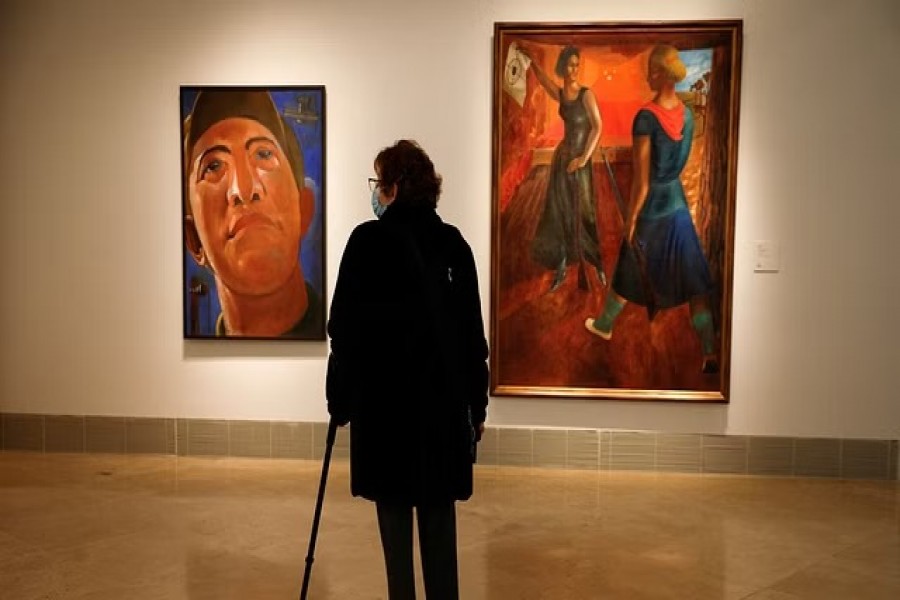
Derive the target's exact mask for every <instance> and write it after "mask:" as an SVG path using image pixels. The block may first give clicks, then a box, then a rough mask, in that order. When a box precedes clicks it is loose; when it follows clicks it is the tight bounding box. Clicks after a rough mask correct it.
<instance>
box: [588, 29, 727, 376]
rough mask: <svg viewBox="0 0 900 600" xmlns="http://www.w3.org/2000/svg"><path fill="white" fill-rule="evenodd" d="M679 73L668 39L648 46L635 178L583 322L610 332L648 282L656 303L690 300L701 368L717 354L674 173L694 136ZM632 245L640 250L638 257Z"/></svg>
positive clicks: (702, 267) (704, 269)
mask: <svg viewBox="0 0 900 600" xmlns="http://www.w3.org/2000/svg"><path fill="white" fill-rule="evenodd" d="M686 74H687V71H686V69H685V66H684V63H682V62H681V59H680V58H679V56H678V50H676V49H675V48H673V47H672V46H657V47H655V48H654V49H653V51H652V52H651V53H650V60H649V69H648V76H647V82H648V83H649V84H650V88H651V89H652V90H653V91H654V92H656V96H655V97H654V98H653V100H652V101H651V102H648V103H647V104H646V105H645V106H644V107H643V108H641V110H640V111H638V113H637V115H636V116H635V118H634V125H633V129H632V133H633V137H634V145H633V153H634V159H633V162H634V178H633V183H632V186H631V202H630V203H629V210H628V215H627V216H626V219H625V239H623V240H622V247H621V249H620V251H619V260H618V263H617V264H616V272H615V275H614V276H613V283H612V290H611V291H610V293H609V294H608V295H607V297H606V302H605V303H604V307H603V312H602V313H601V314H600V316H599V317H597V318H596V319H593V318H588V319H587V320H586V321H585V327H586V328H587V329H588V331H590V332H591V333H594V334H596V335H599V336H600V337H602V338H604V339H607V340H608V339H610V338H611V337H612V333H613V323H614V322H615V319H616V317H617V316H618V315H619V313H621V311H622V308H624V306H625V304H627V303H628V302H634V303H635V304H639V305H641V306H647V305H648V298H647V293H648V291H651V290H652V291H651V292H650V293H652V294H653V301H654V304H655V306H656V308H660V309H662V308H672V307H675V306H679V305H682V304H684V303H685V302H690V308H691V324H692V325H693V327H694V330H695V331H696V332H697V335H698V336H699V338H700V343H701V346H702V348H703V364H702V367H701V368H702V370H703V371H704V372H706V373H715V372H717V371H718V358H717V354H716V343H715V329H714V326H713V319H712V314H711V313H710V310H709V301H708V296H709V293H710V292H711V291H712V287H713V286H712V276H711V275H710V271H709V265H708V263H707V261H706V257H705V256H704V254H703V249H702V248H701V246H700V240H699V238H698V237H697V231H696V229H695V228H694V223H693V220H692V219H691V214H690V211H689V210H688V206H687V199H686V198H685V194H684V187H683V186H682V184H681V179H680V175H681V171H682V170H683V169H684V166H685V164H686V163H687V160H688V157H689V156H690V153H691V142H692V140H693V136H694V118H693V115H692V113H691V111H690V110H689V109H687V108H685V106H684V104H682V102H681V100H680V99H679V98H678V95H677V94H676V93H675V84H676V83H678V82H679V81H681V80H682V79H684V77H685V75H686ZM635 247H636V248H638V249H639V250H640V251H641V252H642V254H643V258H644V264H643V265H640V264H639V263H638V258H637V255H636V252H635V250H634V248H635ZM642 268H643V269H644V273H642V272H641V269H642Z"/></svg>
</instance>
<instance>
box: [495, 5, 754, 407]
mask: <svg viewBox="0 0 900 600" xmlns="http://www.w3.org/2000/svg"><path fill="white" fill-rule="evenodd" d="M741 39H742V26H741V22H740V21H703V22H691V23H683V22H678V23H621V24H605V23H597V24H571V25H567V24H535V23H497V24H495V28H494V79H493V99H494V112H493V169H492V174H493V190H492V191H493V196H492V240H491V246H492V248H491V342H492V344H491V345H492V349H491V350H492V351H491V356H492V358H491V362H492V364H491V367H492V393H493V394H494V395H515V396H548V397H569V396H583V397H592V398H611V399H629V400H643V401H653V400H679V401H693V402H726V401H727V400H728V388H729V363H730V350H731V304H732V296H731V295H732V271H733V266H734V265H733V257H734V213H735V176H736V167H737V133H738V106H739V98H740V72H741Z"/></svg>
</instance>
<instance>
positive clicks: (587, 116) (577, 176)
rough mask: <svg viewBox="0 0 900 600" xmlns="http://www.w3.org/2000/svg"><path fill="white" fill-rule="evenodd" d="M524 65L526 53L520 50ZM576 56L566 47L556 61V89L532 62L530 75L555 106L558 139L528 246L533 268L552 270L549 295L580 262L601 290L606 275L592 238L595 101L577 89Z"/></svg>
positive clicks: (596, 128)
mask: <svg viewBox="0 0 900 600" xmlns="http://www.w3.org/2000/svg"><path fill="white" fill-rule="evenodd" d="M521 52H522V53H523V54H525V55H526V56H527V57H528V58H529V59H531V58H532V57H531V56H530V54H529V52H528V51H527V50H525V49H521ZM580 61H581V53H580V52H579V50H578V49H577V48H575V47H574V46H566V47H565V48H563V50H562V51H561V52H560V53H559V58H558V59H557V61H556V69H555V71H556V74H557V75H558V76H559V77H560V78H561V79H562V81H563V83H562V87H558V86H557V85H556V84H555V83H554V82H553V81H551V80H550V78H549V77H548V76H547V74H546V73H545V72H544V70H543V69H542V68H541V66H540V65H539V64H538V63H537V62H535V61H534V60H533V59H532V65H533V66H534V72H535V75H536V76H537V79H538V81H539V82H540V84H541V86H542V87H543V88H544V89H545V90H546V91H547V94H548V95H549V96H550V97H551V98H553V99H554V100H556V101H557V102H559V116H560V117H561V118H562V120H563V125H564V135H563V139H562V141H561V142H560V143H559V145H558V146H557V147H556V150H555V151H554V153H553V160H552V162H551V164H550V179H549V183H548V186H547V194H546V199H545V202H544V209H543V212H542V214H541V219H540V221H539V222H538V226H537V231H536V232H535V236H534V240H533V241H532V245H531V254H532V257H533V258H534V260H535V261H536V262H538V263H539V264H541V265H543V266H544V267H546V268H547V269H555V275H554V278H553V283H552V284H551V285H550V291H555V290H556V289H558V288H559V286H560V285H562V283H563V281H564V280H565V277H566V268H567V267H568V266H569V265H572V264H579V267H580V266H581V265H580V262H581V261H582V260H586V261H587V262H588V263H590V264H591V265H593V266H594V269H596V271H597V277H598V278H599V280H600V283H601V285H606V274H605V272H604V271H603V262H602V261H601V257H600V244H599V242H598V237H597V205H596V196H595V195H594V176H593V167H592V165H591V156H592V155H593V153H594V150H595V149H596V148H597V143H598V142H599V141H600V131H601V128H602V121H601V120H600V110H599V109H598V108H597V100H596V98H594V93H593V92H591V90H590V89H589V88H586V87H584V86H582V85H581V84H580V83H578V70H579V67H580Z"/></svg>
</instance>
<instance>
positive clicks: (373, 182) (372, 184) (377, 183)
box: [369, 177, 381, 192]
mask: <svg viewBox="0 0 900 600" xmlns="http://www.w3.org/2000/svg"><path fill="white" fill-rule="evenodd" d="M379 187H381V180H380V179H375V178H374V177H369V191H370V192H374V191H375V190H377V189H378V188H379Z"/></svg>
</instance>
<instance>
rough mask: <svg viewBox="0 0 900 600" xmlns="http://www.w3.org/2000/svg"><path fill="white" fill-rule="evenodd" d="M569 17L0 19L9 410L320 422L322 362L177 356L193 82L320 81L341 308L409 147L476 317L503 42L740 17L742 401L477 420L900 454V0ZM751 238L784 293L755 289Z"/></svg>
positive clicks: (258, 10)
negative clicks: (430, 167) (496, 34)
mask: <svg viewBox="0 0 900 600" xmlns="http://www.w3.org/2000/svg"><path fill="white" fill-rule="evenodd" d="M557 4H563V3H556V2H550V1H549V0H547V1H541V2H537V1H524V2H523V1H522V0H493V1H486V0H455V1H454V2H422V1H420V0H388V1H382V2H378V3H374V2H364V1H359V2H353V1H350V0H331V1H330V2H321V1H309V0H294V1H287V0H265V1H262V2H252V3H251V2H233V1H230V0H226V1H222V0H219V1H217V2H210V1H207V0H157V1H155V2H139V1H137V0H117V1H113V0H105V1H103V0H82V1H72V0H38V1H35V0H3V2H2V4H0V11H2V12H0V57H2V64H0V81H2V93H0V135H2V137H0V139H2V144H3V153H2V156H3V160H2V161H0V181H2V182H3V189H2V200H0V203H2V204H0V206H2V210H3V212H2V218H0V269H2V270H0V281H2V295H0V303H2V304H0V330H2V335H0V411H4V412H34V413H57V414H98V415H128V416H168V417H185V418H222V419H294V420H312V421H316V420H325V418H326V413H325V410H324V400H323V375H324V364H325V363H324V360H325V356H326V354H327V348H326V345H325V344H324V343H307V344H298V343H287V344H285V343H240V342H237V343H228V344H221V343H203V342H186V341H184V340H183V339H182V335H181V328H182V325H181V310H182V307H181V295H180V285H181V282H180V277H181V264H180V257H181V225H180V189H179V175H178V173H179V156H178V145H179V130H178V86H179V84H289V83H311V84H324V85H325V86H326V87H327V94H328V115H327V118H328V123H327V133H328V154H327V169H328V172H327V194H328V204H329V211H328V217H327V231H326V233H327V244H328V270H327V279H328V283H329V288H331V287H332V286H333V284H334V280H335V275H336V271H337V266H338V263H339V259H340V254H341V252H342V250H343V246H344V244H345V242H346V239H347V236H348V235H349V232H350V231H351V229H352V228H353V226H354V225H355V224H356V223H358V222H359V221H360V220H362V219H365V218H368V217H369V216H370V209H369V202H368V190H367V188H366V186H365V179H366V177H368V176H369V175H370V171H371V159H372V157H373V155H374V153H375V152H376V151H377V150H378V149H379V148H380V147H381V146H383V145H385V144H387V143H389V142H391V141H393V140H394V139H396V138H399V137H406V136H409V137H415V138H416V139H418V140H419V141H420V142H422V144H423V145H424V146H425V147H426V148H427V149H428V150H429V152H430V153H431V154H432V157H433V158H434V160H435V162H436V164H437V165H438V167H439V170H440V171H442V173H443V174H444V176H445V181H446V184H445V195H444V199H443V202H442V214H443V215H444V217H445V218H447V219H448V220H450V221H453V222H456V223H457V224H458V225H459V226H460V227H461V228H462V230H463V231H464V233H465V234H466V235H467V237H468V238H469V239H470V241H471V242H472V245H473V247H474V250H475V253H476V258H477V260H478V263H479V268H480V271H481V284H482V290H483V293H484V302H485V310H487V301H488V291H489V281H488V277H489V269H490V260H489V253H490V183H491V182H490V161H491V155H490V152H491V149H490V126H491V49H492V46H491V35H492V24H493V22H494V21H511V20H522V21H527V20H547V21H598V20H612V21H616V20H630V19H644V20H667V19H707V18H743V19H745V45H744V72H743V99H742V106H741V132H740V164H739V173H738V199H737V231H736V264H735V277H734V297H735V300H734V335H733V356H732V358H733V368H732V402H731V404H730V405H728V406H689V405H680V404H654V403H649V404H634V403H621V402H599V401H585V400H529V399H511V398H498V399H494V400H493V401H492V405H491V412H490V420H491V422H492V423H493V424H494V425H498V426H516V425H523V426H560V427H610V428H628V429H655V430H664V431H685V432H703V433H730V434H754V435H762V434H768V435H797V436H830V437H881V438H894V439H896V438H897V437H900V402H898V393H897V385H896V377H895V375H896V371H898V368H900V349H898V343H897V341H896V340H897V338H898V333H900V327H898V317H897V310H896V309H897V302H898V300H897V299H898V297H900V294H898V292H900V289H898V287H900V286H898V283H897V280H898V276H897V274H896V273H897V272H898V267H897V266H896V263H897V258H898V256H897V255H898V252H897V250H896V244H895V238H896V237H897V234H896V233H895V229H894V228H895V227H896V225H897V224H898V223H900V209H898V202H897V200H898V198H897V192H896V191H895V190H896V184H894V178H895V176H896V174H897V173H898V171H900V162H898V153H897V151H896V148H895V146H894V144H895V141H896V140H897V139H900V119H898V117H897V112H896V104H897V100H896V99H897V97H898V92H900V89H898V88H900V86H898V77H897V73H898V70H897V63H896V60H897V59H896V57H897V56H900V10H898V6H900V3H897V2H895V1H894V0H868V1H866V0H860V1H857V2H853V3H851V2H845V1H837V0H752V1H751V0H745V1H743V2H742V1H738V0H718V1H714V0H707V1H701V0H682V1H681V2H677V3H676V2H667V1H662V0H658V1H650V0H643V1H639V0H635V1H632V2H620V1H618V0H578V1H575V0H570V1H568V2H566V3H564V6H556V5H557ZM376 6H377V8H376ZM759 239H771V240H776V241H778V242H779V243H780V244H781V250H782V270H781V272H779V273H776V274H765V275H763V274H756V273H754V272H753V270H752V261H751V244H752V242H753V240H759ZM329 291H330V290H329Z"/></svg>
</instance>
